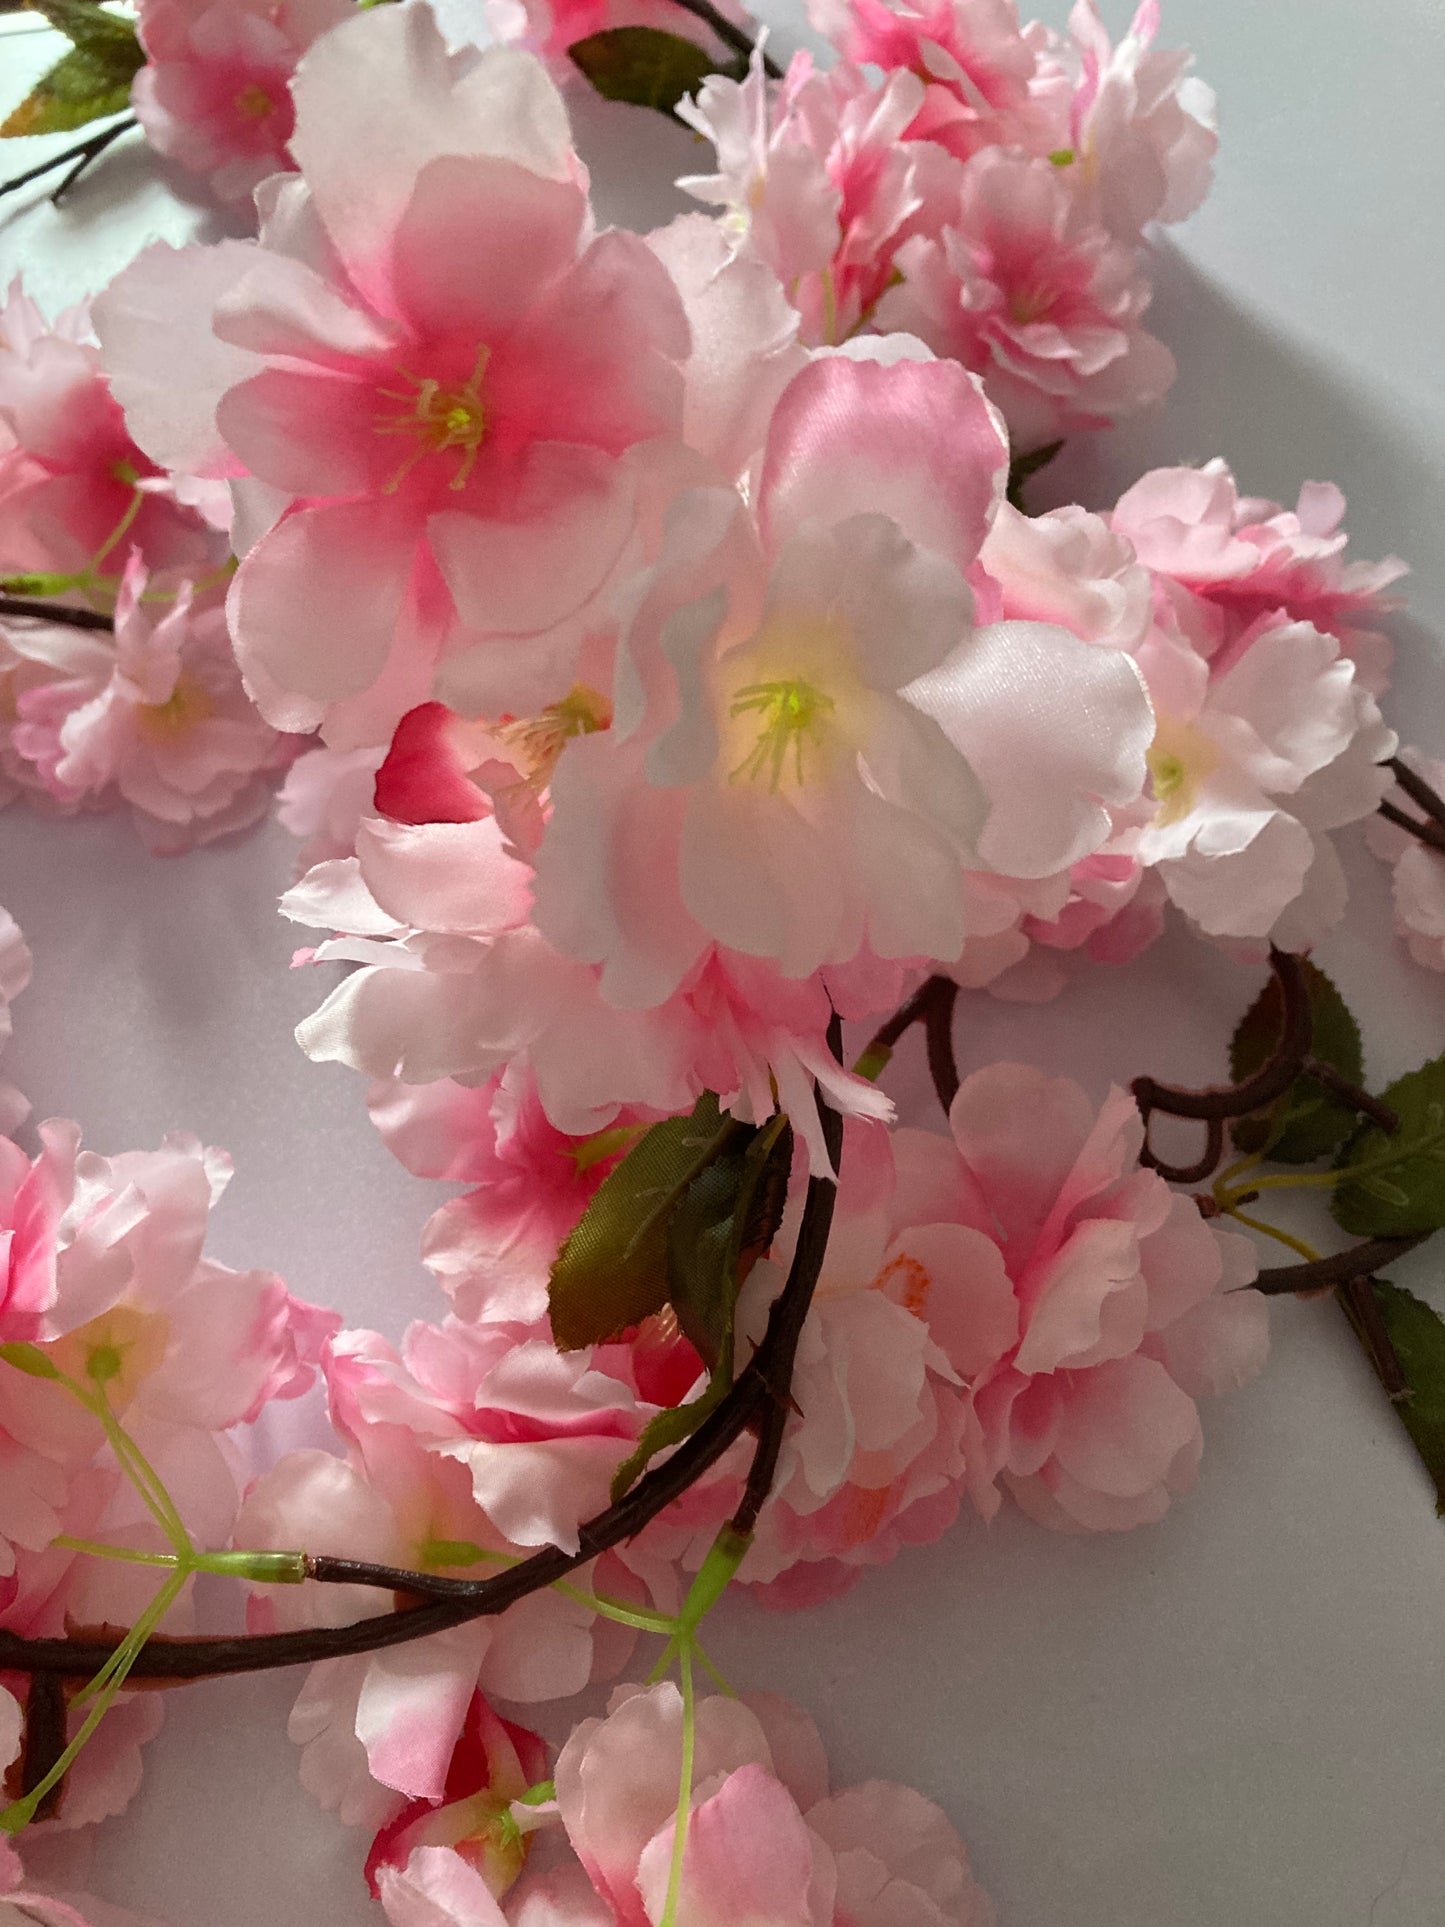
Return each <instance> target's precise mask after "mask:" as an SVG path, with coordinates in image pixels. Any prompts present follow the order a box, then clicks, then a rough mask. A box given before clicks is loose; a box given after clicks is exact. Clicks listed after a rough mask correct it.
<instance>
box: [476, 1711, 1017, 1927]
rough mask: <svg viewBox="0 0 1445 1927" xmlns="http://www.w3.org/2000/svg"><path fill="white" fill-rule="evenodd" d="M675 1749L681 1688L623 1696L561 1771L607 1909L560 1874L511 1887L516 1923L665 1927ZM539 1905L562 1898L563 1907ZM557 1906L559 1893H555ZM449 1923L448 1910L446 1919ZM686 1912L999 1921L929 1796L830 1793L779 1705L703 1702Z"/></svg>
mask: <svg viewBox="0 0 1445 1927" xmlns="http://www.w3.org/2000/svg"><path fill="white" fill-rule="evenodd" d="M681 1756H682V1700H681V1696H680V1694H679V1693H678V1691H677V1688H676V1687H674V1686H655V1687H652V1688H648V1689H644V1688H641V1687H622V1688H619V1689H618V1691H617V1693H615V1694H614V1696H613V1699H612V1702H611V1706H610V1708H609V1711H608V1714H607V1717H606V1718H605V1719H602V1720H595V1719H594V1720H584V1721H583V1722H582V1723H581V1725H579V1726H578V1727H577V1728H575V1730H574V1731H573V1733H572V1735H571V1737H570V1738H569V1739H568V1741H567V1743H566V1745H565V1746H564V1747H563V1749H562V1751H561V1753H560V1754H559V1755H558V1758H557V1764H556V1787H557V1811H558V1814H559V1816H560V1818H561V1821H562V1824H563V1826H564V1827H565V1829H566V1833H567V1839H568V1843H569V1844H570V1846H571V1848H572V1850H573V1852H574V1853H575V1854H576V1855H577V1857H578V1859H579V1860H580V1862H581V1864H582V1867H583V1869H584V1870H585V1872H586V1875H587V1879H588V1881H589V1882H590V1883H591V1886H592V1888H593V1890H594V1892H595V1894H596V1895H597V1896H598V1898H600V1899H601V1901H602V1902H603V1903H604V1905H603V1907H602V1908H601V1909H599V1910H597V1911H595V1912H594V1911H590V1910H589V1909H588V1907H587V1904H586V1902H585V1900H584V1898H583V1895H584V1893H585V1890H579V1887H578V1885H576V1884H574V1883H573V1881H572V1879H571V1878H570V1877H569V1874H568V1871H567V1870H566V1869H565V1868H562V1869H559V1870H558V1871H557V1872H556V1873H554V1874H553V1875H551V1876H550V1877H547V1876H544V1877H542V1878H541V1879H539V1880H535V1881H534V1877H532V1876H529V1877H528V1880H527V1882H526V1883H524V1886H523V1887H521V1888H519V1889H518V1890H517V1895H516V1898H517V1901H518V1903H519V1905H518V1907H517V1909H516V1911H515V1913H513V1911H512V1909H510V1908H509V1915H510V1916H511V1917H512V1918H514V1919H515V1920H516V1921H517V1923H518V1927H527V1923H528V1922H529V1921H531V1920H533V1919H535V1920H536V1921H538V1922H541V1921H543V1920H548V1919H557V1920H562V1921H566V1922H568V1923H569V1924H570V1923H574V1922H575V1923H578V1927H582V1924H583V1923H586V1927H592V1923H594V1922H597V1923H602V1924H603V1927H610V1923H615V1924H616V1927H657V1923H658V1922H659V1921H660V1920H661V1919H662V1916H663V1910H664V1906H665V1902H666V1896H667V1891H668V1885H669V1878H670V1872H671V1862H672V1841H673V1832H674V1825H675V1817H676V1806H677V1795H678V1785H679V1780H680V1770H681ZM533 1894H535V1895H536V1898H537V1900H538V1902H539V1903H540V1902H541V1900H542V1899H543V1897H544V1896H545V1897H546V1898H548V1899H553V1897H554V1896H555V1897H557V1898H560V1899H561V1900H562V1902H563V1905H561V1906H560V1907H559V1908H558V1911H557V1912H556V1913H549V1912H547V1910H546V1908H545V1907H541V1908H540V1909H539V1911H538V1912H537V1913H535V1914H529V1912H528V1906H529V1904H530V1901H531V1898H532V1896H533ZM554 1904H556V1903H555V1900H554ZM449 1918H453V1917H452V1916H448V1915H446V1914H443V1915H442V1919H443V1920H446V1919H449ZM677 1918H678V1919H680V1920H686V1921H687V1922H689V1923H690V1927H737V1923H740V1922H744V1921H746V1922H749V1923H751V1922H755V1921H756V1922H763V1921H766V1922H767V1923H768V1927H890V1923H892V1922H894V1921H900V1920H905V1919H906V1920H908V1921H909V1922H910V1923H916V1924H917V1927H993V1919H994V1914H993V1909H992V1907H991V1905H990V1904H989V1901H988V1899H987V1897H986V1896H985V1895H984V1894H983V1892H982V1891H981V1890H980V1889H979V1888H978V1886H977V1885H976V1884H975V1882H974V1880H973V1877H972V1874H971V1872H970V1870H969V1865H968V1855H967V1853H966V1851H965V1850H964V1846H963V1843H962V1841H960V1840H959V1838H958V1835H957V1834H956V1833H955V1832H954V1831H953V1829H952V1828H951V1827H950V1826H949V1824H948V1822H947V1820H946V1819H945V1818H944V1816H943V1815H942V1814H941V1813H940V1812H939V1810H938V1809H937V1808H936V1807H935V1806H933V1805H932V1803H931V1802H930V1801H928V1800H925V1799H924V1798H923V1797H922V1796H921V1795H920V1794H916V1793H913V1792H911V1791H909V1790H908V1789H906V1788H903V1787H890V1786H886V1785H884V1784H883V1783H881V1782H877V1781H874V1782H870V1783H869V1784H867V1785H865V1786H861V1787H855V1788H853V1789H852V1790H851V1791H849V1792H846V1793H842V1794H838V1795H832V1796H830V1795H829V1793H828V1773H827V1763H826V1760H825V1758H824V1756H823V1750H822V1745H821V1742H820V1741H819V1738H818V1734H817V1730H816V1728H815V1727H814V1726H813V1724H812V1722H811V1721H810V1720H809V1719H808V1718H807V1716H806V1715H805V1714H803V1713H801V1712H799V1711H798V1710H797V1709H796V1708H794V1707H790V1706H789V1705H788V1704H787V1703H786V1702H785V1701H782V1700H778V1699H774V1698H771V1697H769V1696H762V1695H759V1696H750V1697H748V1698H747V1699H745V1700H727V1699H722V1698H704V1699H702V1700H701V1701H699V1703H698V1705H697V1711H696V1739H695V1753H694V1759H693V1774H692V1797H691V1810H690V1813H689V1818H688V1827H687V1839H686V1846H685V1849H684V1852H683V1857H682V1873H681V1882H680V1887H679V1893H678V1908H677Z"/></svg>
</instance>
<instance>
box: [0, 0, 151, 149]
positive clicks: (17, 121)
mask: <svg viewBox="0 0 1445 1927" xmlns="http://www.w3.org/2000/svg"><path fill="white" fill-rule="evenodd" d="M32 3H33V4H34V6H35V8H36V11H37V12H39V13H43V14H44V15H45V18H46V19H47V20H48V21H49V22H50V24H51V26H52V27H57V28H58V29H59V30H60V32H61V33H63V34H64V35H65V37H66V39H67V40H69V41H70V43H71V46H70V51H69V53H67V54H65V55H63V56H62V57H61V59H59V60H58V61H57V62H56V64H55V65H54V66H53V67H52V68H51V69H50V71H49V73H47V74H45V75H44V76H43V77H42V78H41V79H40V80H38V81H37V82H36V83H35V86H34V87H33V88H32V89H31V91H30V92H29V94H27V95H26V97H25V99H24V100H22V101H21V103H20V105H19V106H18V107H17V108H15V109H14V111H13V112H12V113H11V114H10V116H9V118H8V119H7V120H6V121H5V122H4V123H3V124H0V138H4V139H15V138H17V137H19V136H21V135H25V134H65V133H69V132H70V131H71V130H72V129H73V128H76V127H84V126H85V125H86V124H87V123H88V122H90V121H93V120H100V119H102V118H103V117H104V116H105V115H107V114H118V113H120V112H121V111H122V109H124V108H126V107H128V106H129V105H130V83H131V81H132V80H133V79H134V78H135V76H136V74H137V73H139V71H140V69H141V68H142V67H143V66H144V65H145V52H144V50H143V49H142V47H141V44H140V41H139V40H138V39H137V38H136V32H135V28H134V27H133V26H131V24H130V22H129V21H128V20H123V19H121V18H120V17H119V16H118V15H117V14H113V13H107V12H106V11H105V10H104V8H102V7H98V6H94V5H92V4H91V3H90V0H32Z"/></svg>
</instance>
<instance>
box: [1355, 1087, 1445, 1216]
mask: <svg viewBox="0 0 1445 1927" xmlns="http://www.w3.org/2000/svg"><path fill="white" fill-rule="evenodd" d="M1380 1097H1381V1101H1382V1102H1383V1103H1385V1104H1388V1105H1389V1107H1390V1109H1391V1110H1392V1111H1394V1112H1395V1114H1396V1116H1397V1117H1398V1118H1399V1120H1400V1129H1399V1131H1398V1133H1397V1134H1395V1135H1394V1136H1390V1135H1387V1133H1386V1132H1384V1131H1382V1130H1381V1129H1380V1126H1379V1125H1378V1124H1370V1123H1365V1124H1362V1125H1361V1126H1360V1127H1359V1129H1358V1130H1357V1131H1356V1132H1355V1134H1354V1136H1353V1137H1352V1138H1351V1139H1350V1140H1349V1142H1348V1143H1347V1144H1346V1145H1345V1147H1344V1149H1343V1150H1342V1151H1341V1152H1340V1154H1339V1156H1338V1157H1337V1158H1336V1160H1335V1168H1336V1170H1339V1171H1341V1172H1348V1173H1349V1175H1348V1176H1342V1178H1341V1180H1340V1182H1339V1184H1338V1185H1337V1186H1336V1187H1335V1190H1334V1193H1333V1196H1332V1199H1331V1209H1332V1210H1333V1212H1334V1214H1335V1220H1336V1222H1337V1223H1339V1224H1342V1225H1343V1226H1344V1228H1345V1230H1346V1231H1352V1232H1354V1233H1356V1234H1357V1235H1358V1236H1361V1237H1366V1238H1403V1237H1409V1236H1411V1235H1412V1234H1414V1233H1416V1232H1425V1231H1438V1230H1440V1229H1441V1227H1442V1226H1445V1057H1435V1058H1432V1059H1431V1060H1430V1062H1429V1063H1428V1064H1422V1065H1421V1066H1420V1068H1419V1070H1417V1071H1409V1072H1407V1073H1406V1075H1405V1076H1404V1077H1398V1078H1396V1080H1395V1082H1394V1083H1393V1084H1391V1085H1390V1087H1389V1088H1388V1090H1385V1091H1382V1092H1381V1093H1380ZM1360 1167H1364V1168H1363V1169H1362V1168H1360Z"/></svg>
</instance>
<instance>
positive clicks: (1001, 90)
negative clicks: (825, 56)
mask: <svg viewBox="0 0 1445 1927" xmlns="http://www.w3.org/2000/svg"><path fill="white" fill-rule="evenodd" d="M810 14H811V17H812V20H813V24H814V25H815V26H816V27H817V28H818V29H819V30H820V31H821V32H823V33H825V34H827V35H828V37H829V38H830V39H831V40H832V41H833V43H834V44H835V46H837V48H838V50H839V52H840V53H841V54H842V56H843V58H844V59H845V60H849V61H854V62H856V63H858V64H859V65H863V66H874V67H881V68H883V69H884V71H885V72H888V71H890V70H898V69H903V70H906V71H907V72H910V73H913V74H916V75H918V76H919V77H920V78H921V79H922V80H924V81H925V82H926V83H927V94H926V99H925V102H924V103H923V105H922V107H921V111H920V112H919V114H918V116H917V118H916V119H915V120H914V122H913V123H912V125H911V126H910V127H909V129H908V136H909V138H910V139H912V140H925V139H926V140H931V141H936V142H937V143H938V144H939V145H940V146H941V147H943V148H945V149H947V150H948V152H950V153H952V154H955V155H957V156H958V158H959V159H960V160H967V159H968V158H969V156H970V155H972V154H976V153H978V152H979V151H980V150H982V149H984V148H988V147H995V146H1012V145H1015V144H1018V143H1023V144H1024V145H1026V146H1030V147H1034V146H1037V145H1038V143H1039V141H1040V139H1041V138H1043V137H1044V136H1045V135H1046V130H1047V126H1048V122H1047V120H1046V118H1045V115H1044V113H1043V112H1042V111H1041V109H1040V107H1039V105H1038V103H1037V102H1036V100H1035V99H1034V97H1033V96H1034V82H1035V79H1036V77H1037V76H1038V74H1039V54H1040V44H1041V43H1040V40H1039V36H1038V33H1037V31H1036V30H1035V31H1031V32H1028V33H1026V32H1024V31H1023V30H1021V29H1020V26H1019V18H1018V9H1017V8H1016V7H1015V5H1014V4H1013V0H925V3H924V4H918V5H912V4H905V3H900V0H812V5H811V6H810Z"/></svg>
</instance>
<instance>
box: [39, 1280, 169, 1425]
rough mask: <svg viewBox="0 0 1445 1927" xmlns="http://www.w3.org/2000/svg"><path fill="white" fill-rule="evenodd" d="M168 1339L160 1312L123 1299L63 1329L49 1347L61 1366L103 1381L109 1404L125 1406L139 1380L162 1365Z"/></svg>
mask: <svg viewBox="0 0 1445 1927" xmlns="http://www.w3.org/2000/svg"><path fill="white" fill-rule="evenodd" d="M169 1343H170V1321H169V1320H168V1319H167V1317H166V1315H165V1313H164V1312H159V1311H142V1310H141V1308H140V1307H139V1306H138V1305H126V1304H121V1305H115V1306H113V1307H112V1308H111V1310H110V1311H107V1312H102V1313H101V1315H100V1317H99V1318H92V1319H91V1321H90V1323H89V1324H87V1325H81V1326H79V1327H78V1328H77V1329H76V1330H75V1331H73V1332H69V1333H67V1335H66V1336H65V1337H64V1338H63V1339H61V1340H60V1342H59V1343H58V1344H56V1345H55V1346H54V1347H53V1348H52V1350H53V1353H54V1356H55V1362H56V1364H57V1365H59V1366H60V1369H61V1370H62V1371H65V1372H69V1373H70V1374H71V1376H72V1377H74V1378H78V1379H80V1380H81V1381H82V1382H84V1383H86V1384H90V1385H96V1386H100V1387H103V1388H104V1391H105V1396H106V1399H107V1401H108V1402H109V1404H110V1407H111V1410H112V1411H115V1412H123V1411H124V1410H125V1408H126V1406H127V1405H129V1403H130V1401H131V1400H132V1399H133V1398H134V1397H135V1394H136V1389H137V1387H138V1386H139V1385H140V1383H141V1381H142V1380H143V1379H146V1378H148V1377H149V1376H150V1374H151V1373H152V1372H153V1371H155V1370H156V1368H157V1366H159V1365H160V1363H161V1361H162V1360H163V1359H164V1357H165V1355H166V1347H167V1345H168V1344H169Z"/></svg>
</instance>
